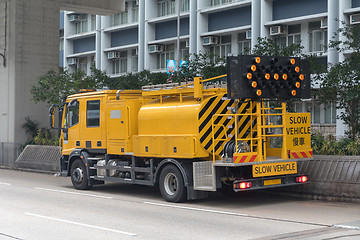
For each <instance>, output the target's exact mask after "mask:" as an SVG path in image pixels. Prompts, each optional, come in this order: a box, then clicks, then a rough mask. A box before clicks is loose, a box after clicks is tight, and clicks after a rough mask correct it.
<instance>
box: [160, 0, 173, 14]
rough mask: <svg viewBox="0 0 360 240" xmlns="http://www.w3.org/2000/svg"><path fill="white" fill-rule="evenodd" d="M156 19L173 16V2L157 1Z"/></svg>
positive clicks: (169, 0) (171, 0)
mask: <svg viewBox="0 0 360 240" xmlns="http://www.w3.org/2000/svg"><path fill="white" fill-rule="evenodd" d="M157 4H158V17H163V16H167V15H171V14H175V0H158V2H157Z"/></svg>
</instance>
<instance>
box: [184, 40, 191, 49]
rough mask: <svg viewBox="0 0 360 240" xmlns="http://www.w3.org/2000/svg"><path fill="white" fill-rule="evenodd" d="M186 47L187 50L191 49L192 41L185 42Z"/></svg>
mask: <svg viewBox="0 0 360 240" xmlns="http://www.w3.org/2000/svg"><path fill="white" fill-rule="evenodd" d="M185 47H186V48H189V47H190V41H189V40H186V41H185Z"/></svg>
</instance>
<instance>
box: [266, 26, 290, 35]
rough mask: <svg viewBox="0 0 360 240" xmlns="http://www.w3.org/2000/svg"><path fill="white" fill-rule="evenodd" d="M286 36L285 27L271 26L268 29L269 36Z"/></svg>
mask: <svg viewBox="0 0 360 240" xmlns="http://www.w3.org/2000/svg"><path fill="white" fill-rule="evenodd" d="M282 34H286V27H285V26H272V27H270V35H271V36H276V35H282Z"/></svg>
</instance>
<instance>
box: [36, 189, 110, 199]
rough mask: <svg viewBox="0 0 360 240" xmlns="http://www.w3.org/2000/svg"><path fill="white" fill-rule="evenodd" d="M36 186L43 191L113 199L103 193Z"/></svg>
mask: <svg viewBox="0 0 360 240" xmlns="http://www.w3.org/2000/svg"><path fill="white" fill-rule="evenodd" d="M34 188H35V189H37V190H43V191H49V192H58V193H66V194H74V195H80V196H86V197H96V198H105V199H113V197H107V196H101V195H93V194H87V193H78V192H70V191H62V190H55V189H48V188H40V187H34Z"/></svg>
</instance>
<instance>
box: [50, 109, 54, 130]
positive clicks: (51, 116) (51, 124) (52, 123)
mask: <svg viewBox="0 0 360 240" xmlns="http://www.w3.org/2000/svg"><path fill="white" fill-rule="evenodd" d="M54 113H55V106H54V105H52V106H51V107H50V108H49V120H50V127H51V128H52V129H54V128H55V117H54Z"/></svg>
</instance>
